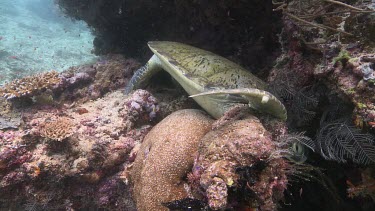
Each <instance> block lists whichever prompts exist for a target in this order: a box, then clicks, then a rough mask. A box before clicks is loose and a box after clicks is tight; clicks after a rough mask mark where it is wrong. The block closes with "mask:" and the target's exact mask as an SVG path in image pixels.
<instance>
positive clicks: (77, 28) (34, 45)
mask: <svg viewBox="0 0 375 211" xmlns="http://www.w3.org/2000/svg"><path fill="white" fill-rule="evenodd" d="M93 39H94V37H93V35H92V34H91V32H90V29H89V28H88V27H87V25H86V24H85V23H84V22H81V21H72V20H71V19H70V18H66V17H64V15H63V14H62V13H61V11H60V10H59V8H58V6H56V5H54V3H53V0H1V1H0V84H2V83H4V82H5V81H9V80H13V79H15V78H19V77H23V76H26V75H30V74H34V73H37V72H42V71H49V70H57V71H59V72H60V71H63V70H65V69H67V68H69V67H70V66H74V65H79V64H84V63H89V62H92V61H94V60H95V59H96V56H95V55H93V54H91V50H92V49H93V44H92V42H93Z"/></svg>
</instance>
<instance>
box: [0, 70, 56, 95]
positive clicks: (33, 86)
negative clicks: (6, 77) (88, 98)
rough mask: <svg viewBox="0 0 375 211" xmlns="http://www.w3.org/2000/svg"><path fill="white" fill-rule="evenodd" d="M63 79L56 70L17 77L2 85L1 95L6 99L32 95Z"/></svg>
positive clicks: (0, 88)
mask: <svg viewBox="0 0 375 211" xmlns="http://www.w3.org/2000/svg"><path fill="white" fill-rule="evenodd" d="M60 81H61V79H60V78H59V74H58V73H57V72H56V71H50V72H45V73H40V74H37V75H33V76H28V77H25V78H21V79H16V80H14V81H11V82H10V83H7V84H5V85H4V86H3V87H0V95H1V96H3V97H4V98H6V99H8V100H9V99H12V98H18V97H23V96H32V95H34V94H35V93H37V92H40V91H43V90H44V89H48V88H51V87H53V86H54V85H57V84H58V83H60Z"/></svg>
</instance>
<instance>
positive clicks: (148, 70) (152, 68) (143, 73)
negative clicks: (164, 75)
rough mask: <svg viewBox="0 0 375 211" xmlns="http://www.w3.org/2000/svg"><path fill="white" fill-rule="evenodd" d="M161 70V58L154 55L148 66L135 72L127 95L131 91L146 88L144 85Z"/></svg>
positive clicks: (129, 83)
mask: <svg viewBox="0 0 375 211" xmlns="http://www.w3.org/2000/svg"><path fill="white" fill-rule="evenodd" d="M161 69H162V67H161V65H160V60H159V58H158V57H157V56H155V55H153V56H152V57H151V59H150V60H148V62H147V64H146V65H144V66H142V67H141V68H139V69H138V70H137V71H135V73H134V75H133V77H132V78H131V79H130V81H129V82H128V85H127V86H126V88H125V94H129V93H130V92H131V91H133V90H135V89H139V88H140V87H142V86H144V84H145V83H147V82H148V80H149V79H150V78H151V77H152V76H153V75H155V73H157V72H158V71H159V70H161Z"/></svg>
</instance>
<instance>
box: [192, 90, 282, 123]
mask: <svg viewBox="0 0 375 211" xmlns="http://www.w3.org/2000/svg"><path fill="white" fill-rule="evenodd" d="M227 94H229V95H240V96H241V97H242V98H244V99H245V100H246V101H248V104H249V106H250V107H251V108H254V109H256V110H258V111H261V112H265V113H268V114H271V115H273V116H275V117H278V118H280V119H282V120H286V118H287V112H286V109H285V107H284V105H283V104H282V103H281V102H280V100H278V99H277V98H276V97H275V96H274V95H272V94H271V93H269V92H267V91H263V90H260V89H253V88H239V89H221V90H212V91H206V92H202V93H199V94H196V95H191V96H190V97H198V96H205V95H227Z"/></svg>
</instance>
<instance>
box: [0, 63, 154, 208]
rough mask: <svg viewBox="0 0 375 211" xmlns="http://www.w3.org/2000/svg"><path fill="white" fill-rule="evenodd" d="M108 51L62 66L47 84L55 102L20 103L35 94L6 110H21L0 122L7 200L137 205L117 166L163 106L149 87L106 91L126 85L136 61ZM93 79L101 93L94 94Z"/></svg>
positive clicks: (0, 165)
mask: <svg viewBox="0 0 375 211" xmlns="http://www.w3.org/2000/svg"><path fill="white" fill-rule="evenodd" d="M106 59H107V61H108V62H106V63H103V64H102V63H100V64H99V63H98V64H94V65H92V66H83V67H78V68H72V69H70V70H68V71H66V72H63V73H61V74H59V77H60V79H61V82H60V83H59V84H57V85H55V87H53V88H52V89H51V90H50V92H48V93H49V94H50V95H51V96H53V103H52V104H49V105H43V104H38V103H35V104H33V103H25V104H24V105H22V106H20V107H19V108H18V107H17V109H15V107H16V105H17V106H18V105H21V104H22V103H23V102H22V100H24V101H26V102H31V101H30V99H26V98H24V99H21V98H20V99H18V101H10V102H9V103H15V104H14V105H11V106H9V110H8V109H6V110H5V109H4V110H2V111H1V114H3V113H10V112H16V113H20V112H22V115H20V116H21V117H20V120H21V121H20V124H19V125H17V127H13V128H12V130H6V131H5V130H0V198H1V203H2V207H14V206H17V208H19V209H20V210H25V209H28V210H29V209H34V210H35V209H36V210H45V209H71V210H72V209H85V208H88V207H96V208H98V209H99V208H104V209H110V210H135V208H134V206H135V205H134V204H133V201H132V198H131V196H130V186H129V185H128V184H127V183H126V182H124V180H123V178H122V176H121V175H120V174H118V172H121V171H122V170H123V168H124V166H126V165H127V164H130V163H131V162H132V161H134V155H132V157H131V156H130V155H129V154H130V152H131V150H132V149H133V148H134V146H136V145H138V144H139V143H141V141H142V140H143V137H144V136H145V135H146V134H147V132H148V131H149V130H150V129H151V125H150V124H152V123H153V121H154V119H155V118H156V117H157V116H158V114H159V106H158V102H157V100H156V98H154V97H153V96H152V95H151V94H150V93H149V92H147V91H145V90H137V91H135V92H134V93H132V94H130V95H124V94H123V91H122V90H119V91H113V92H110V93H108V92H109V91H111V90H112V89H113V90H115V89H117V88H122V87H123V86H125V84H126V75H130V74H131V73H132V71H133V69H134V68H135V67H136V64H137V63H136V62H135V61H134V62H133V61H132V60H126V59H124V58H123V57H108V58H106ZM98 71H102V72H100V73H98ZM127 72H128V73H127ZM124 76H125V79H124ZM99 81H101V82H100V83H104V82H105V84H100V83H99ZM116 81H117V82H118V83H116ZM112 82H113V83H112ZM100 85H108V86H100ZM90 86H91V87H95V88H94V90H93V91H97V92H98V93H99V95H97V96H96V97H95V98H93V97H92V96H91V95H90V93H88V92H89V91H90V90H89V89H88V87H90ZM107 93H108V94H107ZM38 94H39V93H38ZM31 97H33V96H31ZM98 97H101V98H99V99H97V98H98ZM89 99H96V100H91V101H89ZM7 102H8V101H7ZM17 103H19V104H17ZM7 108H8V107H7ZM9 190H17V191H9ZM15 194H17V195H15ZM3 200H4V201H6V203H5V204H3Z"/></svg>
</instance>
